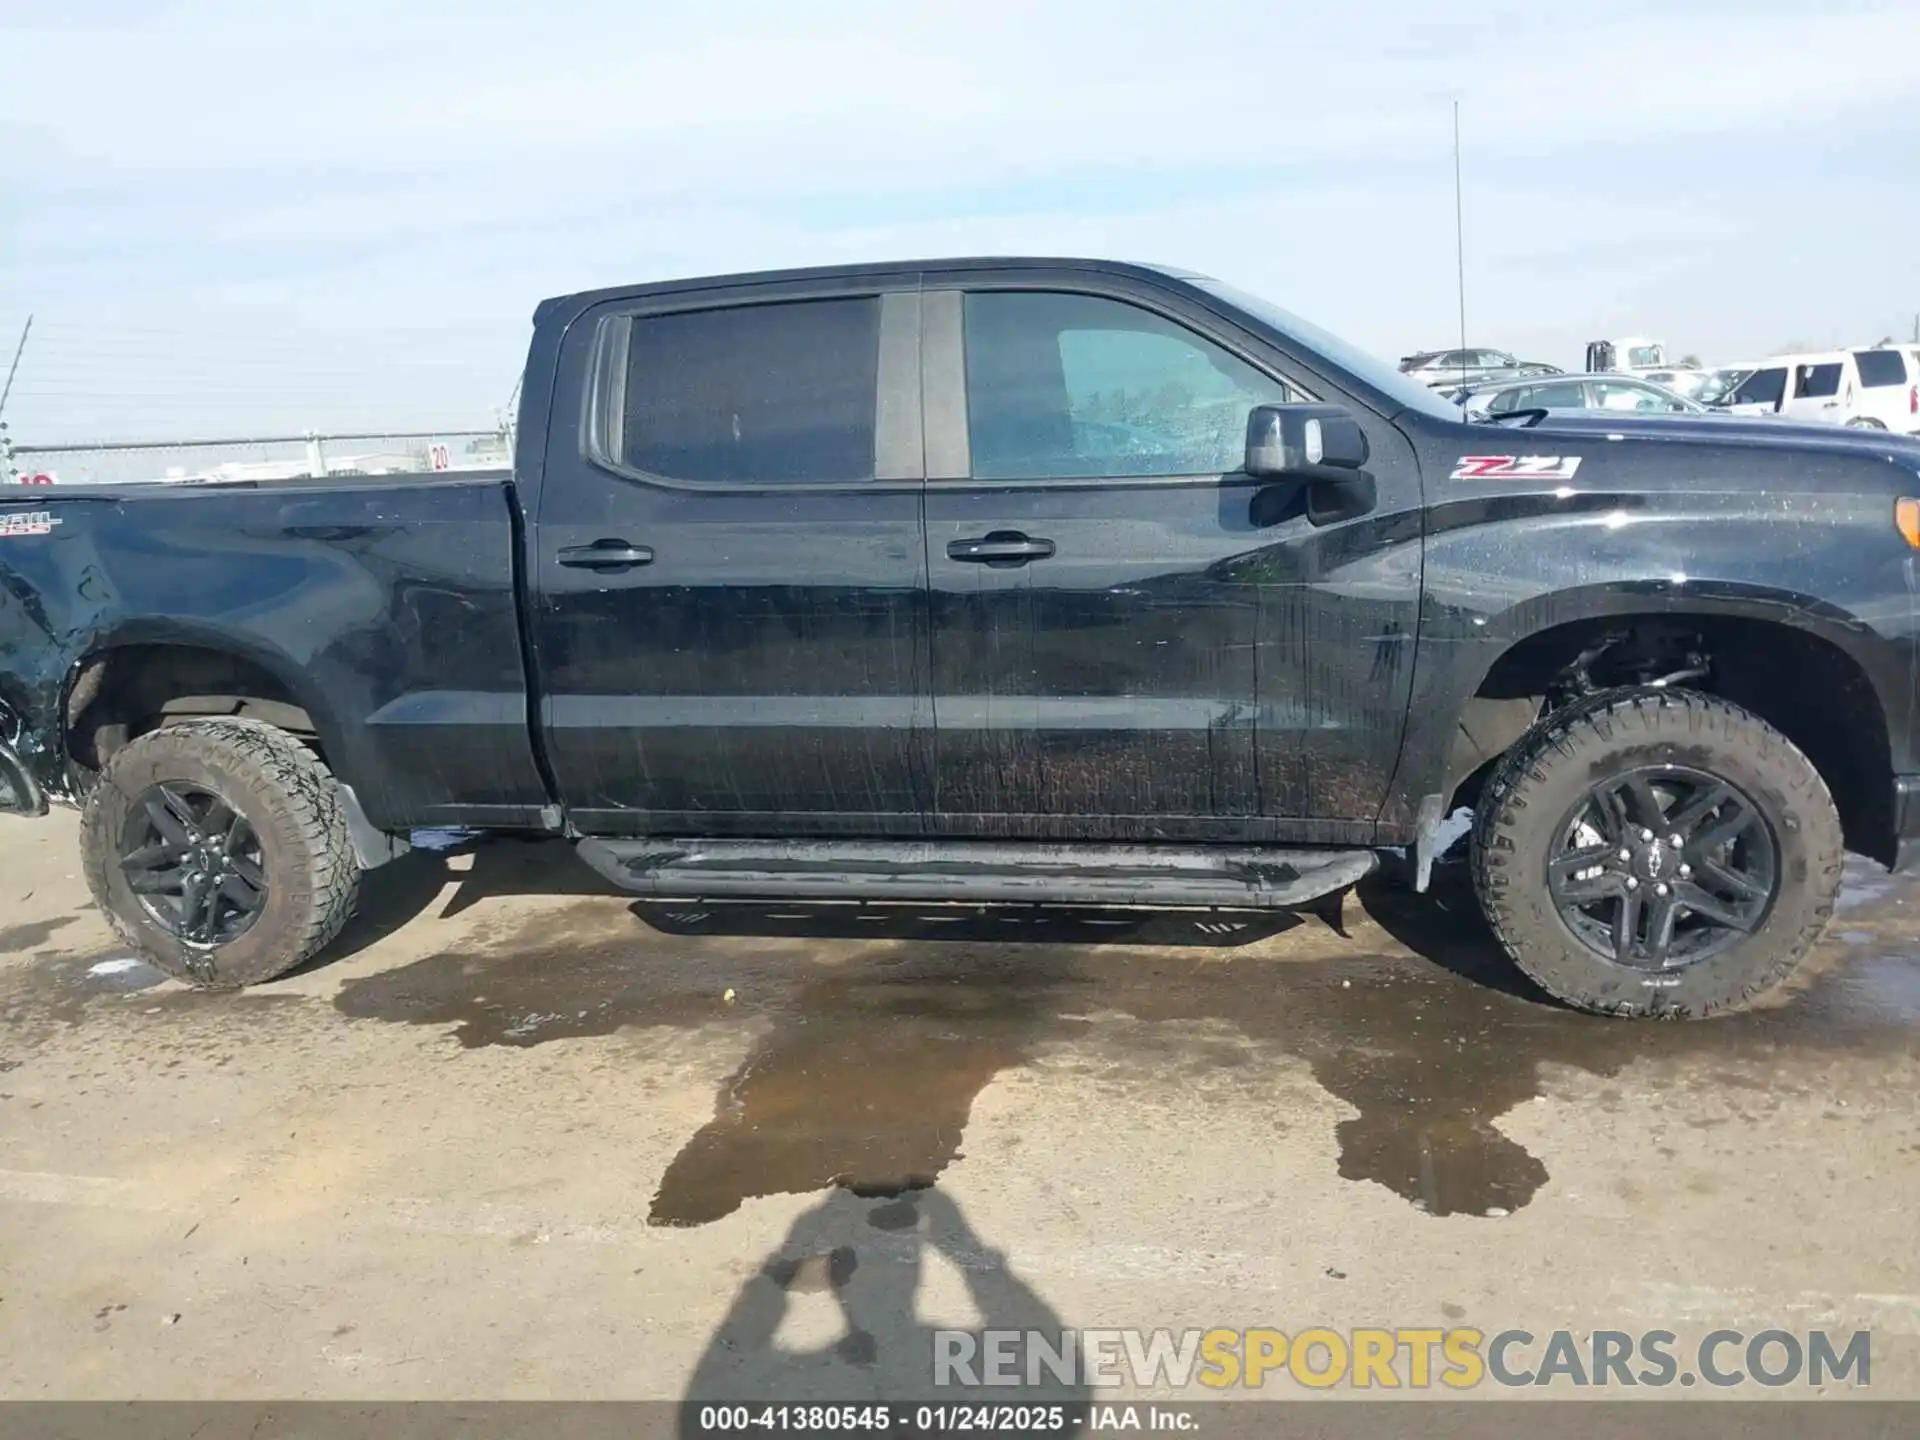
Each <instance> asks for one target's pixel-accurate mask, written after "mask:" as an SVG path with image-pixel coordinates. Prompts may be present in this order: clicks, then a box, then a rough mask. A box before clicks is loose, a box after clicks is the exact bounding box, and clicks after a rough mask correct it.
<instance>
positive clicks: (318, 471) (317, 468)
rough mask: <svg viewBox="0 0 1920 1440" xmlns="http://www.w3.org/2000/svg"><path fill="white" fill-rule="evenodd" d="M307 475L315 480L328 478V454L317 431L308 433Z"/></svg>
mask: <svg viewBox="0 0 1920 1440" xmlns="http://www.w3.org/2000/svg"><path fill="white" fill-rule="evenodd" d="M307 474H308V475H309V476H311V477H312V478H313V479H315V480H324V479H326V478H327V452H326V450H325V448H324V447H322V445H321V444H320V433H319V432H318V431H317V430H309V431H308V432H307Z"/></svg>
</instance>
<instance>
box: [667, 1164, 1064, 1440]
mask: <svg viewBox="0 0 1920 1440" xmlns="http://www.w3.org/2000/svg"><path fill="white" fill-rule="evenodd" d="M930 1252H932V1253H937V1254H940V1255H943V1256H945V1257H946V1259H947V1260H948V1261H950V1262H951V1263H952V1265H953V1266H954V1268H955V1269H956V1270H958V1271H959V1273H960V1275H961V1276H962V1277H963V1278H964V1280H965V1282H966V1286H967V1293H968V1295H969V1297H970V1298H971V1300H972V1302H973V1307H974V1310H975V1312H976V1314H977V1316H978V1317H979V1322H980V1323H979V1324H977V1325H975V1326H966V1327H963V1326H957V1325H956V1326H938V1327H936V1326H933V1325H929V1324H927V1323H926V1322H925V1321H923V1320H922V1319H921V1318H920V1317H919V1315H918V1313H917V1311H916V1305H915V1301H916V1297H917V1296H918V1294H919V1291H920V1287H921V1281H922V1277H923V1273H924V1270H925V1264H926V1260H927V1258H928V1255H929V1253H930ZM807 1296H823V1297H825V1299H826V1301H827V1303H828V1304H830V1305H831V1306H832V1307H833V1312H835V1314H834V1315H833V1317H832V1318H835V1319H837V1324H838V1329H839V1334H838V1335H837V1336H835V1337H834V1338H832V1339H824V1338H823V1339H821V1340H819V1341H818V1342H816V1343H812V1344H802V1345H799V1346H792V1345H782V1344H781V1343H780V1330H781V1327H782V1324H783V1322H785V1321H787V1320H788V1318H789V1316H790V1315H791V1314H792V1312H793V1311H794V1309H795V1307H796V1306H798V1305H800V1304H802V1303H804V1297H807ZM987 1331H1019V1332H1022V1333H1023V1334H1024V1333H1026V1332H1036V1333H1038V1334H1039V1335H1041V1336H1043V1337H1044V1338H1045V1342H1046V1344H1047V1346H1048V1347H1050V1348H1053V1349H1057V1348H1058V1347H1060V1346H1061V1344H1062V1340H1063V1336H1062V1333H1061V1322H1060V1318H1059V1316H1057V1315H1056V1314H1054V1312H1053V1311H1052V1310H1051V1309H1050V1308H1049V1307H1048V1305H1047V1304H1046V1302H1045V1301H1043V1300H1042V1299H1041V1298H1040V1296H1039V1295H1038V1294H1037V1293H1036V1292H1035V1291H1034V1290H1033V1288H1032V1287H1031V1286H1030V1285H1028V1284H1027V1283H1026V1282H1025V1281H1024V1280H1022V1279H1021V1278H1020V1276H1019V1275H1018V1274H1016V1273H1015V1272H1014V1270H1013V1268H1012V1266H1011V1265H1010V1264H1009V1263H1008V1261H1007V1258H1006V1256H1005V1255H1003V1254H1002V1253H1001V1252H999V1251H997V1250H995V1249H992V1248H991V1247H989V1246H988V1245H986V1244H985V1243H984V1242H983V1241H982V1240H981V1239H980V1237H979V1236H978V1235H977V1234H975V1233H974V1230H973V1228H972V1226H971V1225H969V1224H968V1222H967V1219H966V1217H965V1215H963V1214H962V1213H961V1210H960V1207H959V1206H958V1205H957V1204H955V1203H954V1201H953V1200H952V1198H951V1197H949V1196H947V1195H946V1194H944V1193H942V1192H941V1191H939V1190H937V1189H925V1190H909V1191H905V1192H904V1193H902V1194H900V1195H899V1196H898V1197H897V1198H885V1197H863V1196H860V1195H856V1194H854V1193H852V1192H851V1191H847V1190H842V1189H835V1190H833V1191H831V1192H830V1193H829V1194H828V1195H827V1196H826V1197H825V1198H824V1199H823V1200H821V1201H820V1203H819V1204H817V1205H815V1206H814V1207H813V1208H812V1209H811V1210H808V1211H807V1212H806V1213H805V1214H803V1215H802V1216H801V1217H800V1218H799V1219H798V1220H796V1221H795V1222H794V1224H793V1228H792V1229H791V1230H789V1231H788V1232H787V1237H786V1239H785V1241H783V1242H782V1244H781V1245H780V1247H779V1249H777V1250H776V1251H774V1252H773V1254H771V1255H769V1256H768V1257H767V1259H766V1260H765V1261H764V1262H763V1263H762V1264H761V1266H760V1268H759V1270H758V1271H757V1272H756V1273H755V1274H754V1275H753V1276H752V1277H751V1278H750V1279H749V1280H748V1281H747V1282H746V1284H745V1285H744V1286H742V1287H741V1289H740V1293H739V1294H738V1295H737V1296H735V1298H734V1302H733V1305H732V1307H731V1308H730V1309H729V1310H728V1311H727V1314H726V1318H725V1319H723V1320H722V1321H721V1323H720V1326H719V1328H718V1329H717V1330H716V1331H715V1332H714V1333H713V1336H712V1337H711V1339H709V1341H708V1342H707V1348H706V1350H705V1351H704V1352H703V1353H702V1355H701V1357H700V1360H699V1363H698V1364H697V1365H696V1366H695V1368H694V1373H693V1377H692V1379H691V1381H690V1382H689V1384H688V1386H687V1392H686V1396H685V1399H684V1400H683V1402H682V1405H681V1411H680V1433H681V1434H682V1435H706V1434H712V1433H714V1432H713V1430H712V1429H711V1427H706V1428H702V1425H701V1413H700V1412H701V1410H702V1409H703V1408H704V1407H706V1406H711V1405H716V1404H726V1405H748V1406H752V1407H758V1406H762V1405H766V1404H823V1403H835V1404H849V1403H851V1404H858V1403H861V1402H872V1401H880V1400H885V1401H890V1402H894V1403H901V1402H917V1403H932V1404H945V1405H953V1404H968V1403H992V1404H1014V1405H1040V1406H1053V1405H1059V1406H1062V1407H1063V1408H1064V1409H1065V1411H1066V1412H1067V1413H1068V1414H1069V1415H1070V1416H1072V1418H1071V1419H1069V1420H1068V1421H1067V1422H1066V1423H1065V1424H1064V1425H1063V1426H1061V1427H1059V1428H1057V1429H1053V1430H1050V1431H1049V1432H1048V1433H1052V1434H1059V1435H1074V1434H1078V1433H1080V1429H1081V1424H1082V1420H1081V1417H1082V1416H1083V1415H1084V1412H1085V1403H1086V1401H1087V1400H1088V1399H1089V1397H1090V1392H1089V1391H1088V1390H1087V1389H1086V1387H1085V1386H1083V1385H1081V1384H1080V1383H1078V1370H1077V1367H1076V1368H1074V1369H1072V1370H1070V1371H1069V1374H1070V1375H1071V1377H1072V1378H1071V1379H1070V1380H1063V1379H1061V1378H1060V1377H1059V1375H1058V1374H1056V1373H1055V1372H1054V1370H1053V1369H1051V1368H1050V1367H1049V1366H1047V1365H1036V1366H1034V1367H1033V1371H1034V1373H1032V1374H1031V1375H1030V1374H1028V1373H1027V1367H1026V1365H1025V1364H1024V1363H1022V1364H1020V1365H1016V1366H1015V1367H1014V1370H1015V1372H1016V1373H1017V1376H1018V1381H1019V1383H1017V1384H995V1385H988V1384H984V1383H968V1382H969V1381H983V1380H984V1379H985V1378H986V1375H985V1372H984V1371H983V1370H982V1368H981V1363H980V1357H981V1355H982V1353H983V1351H984V1343H985V1342H984V1334H985V1332H987ZM937 1336H939V1337H941V1338H940V1339H938V1340H937V1339H936V1337H937ZM963 1336H964V1338H960V1337H963ZM936 1346H938V1347H939V1348H938V1353H940V1354H946V1355H950V1356H958V1355H964V1356H967V1357H970V1359H969V1361H968V1363H966V1364H963V1365H962V1366H961V1367H960V1368H958V1369H949V1368H947V1367H942V1373H941V1374H940V1375H939V1376H936V1371H935V1360H936V1353H937V1352H936ZM1015 1353H1017V1354H1025V1353H1026V1351H1025V1350H1024V1348H1016V1352H1015ZM937 1381H951V1382H953V1383H936V1382H937ZM1029 1381H1031V1382H1032V1383H1029ZM801 1433H807V1432H805V1431H802V1432H801Z"/></svg>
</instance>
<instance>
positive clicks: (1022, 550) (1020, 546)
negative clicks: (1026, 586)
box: [947, 530, 1053, 565]
mask: <svg viewBox="0 0 1920 1440" xmlns="http://www.w3.org/2000/svg"><path fill="white" fill-rule="evenodd" d="M1052 554H1053V541H1051V540H1037V539H1029V538H1028V537H1027V536H1025V535H1022V534H1021V533H1020V532H1019V531H1018V530H995V531H994V532H993V533H992V534H991V535H982V536H981V537H980V538H979V539H977V540H949V541H948V542H947V558H948V559H949V560H967V561H971V562H972V563H974V564H976V565H1025V564H1026V563H1027V562H1028V561H1030V560H1045V559H1046V558H1047V557H1048V556H1050V555H1052Z"/></svg>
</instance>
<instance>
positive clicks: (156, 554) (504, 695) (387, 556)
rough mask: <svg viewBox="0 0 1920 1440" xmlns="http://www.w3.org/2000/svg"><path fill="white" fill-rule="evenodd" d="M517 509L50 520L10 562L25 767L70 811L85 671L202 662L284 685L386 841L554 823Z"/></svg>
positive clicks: (411, 502) (199, 499) (88, 510)
mask: <svg viewBox="0 0 1920 1440" xmlns="http://www.w3.org/2000/svg"><path fill="white" fill-rule="evenodd" d="M510 503H511V500H510V491H509V486H508V484H507V482H506V480H505V479H504V478H501V479H493V480H473V481H461V482H452V481H441V482H429V483H422V484H417V485H409V484H383V485H380V486H378V487H374V486H370V485H366V484H364V483H363V484H356V485H351V486H340V487H337V488H329V489H325V490H304V489H278V488H263V489H248V490H233V491H227V490H215V489H204V490H203V489H196V488H192V487H172V486H169V487H154V488H153V489H152V490H150V491H134V490H120V491H116V492H111V493H92V494H85V493H83V494H79V495H73V496H69V495H68V494H67V493H66V492H64V491H62V492H58V493H57V494H54V495H52V496H51V497H49V498H43V499H41V500H39V501H36V502H35V504H36V505H38V506H41V507H47V506H50V507H52V508H51V510H50V511H49V513H50V514H51V515H52V516H53V517H54V518H55V519H57V521H58V523H57V524H56V525H54V526H53V528H52V531H51V533H50V534H48V535H46V536H44V537H40V536H34V537H18V536H16V537H14V538H12V539H9V540H6V541H4V542H0V544H4V546H5V549H4V553H0V578H4V582H5V589H4V593H3V594H0V647H3V648H0V675H4V680H3V681H0V683H3V684H4V685H5V687H6V691H5V695H4V697H0V698H4V699H5V701H6V703H7V704H8V706H9V707H10V708H12V709H14V710H15V712H16V713H17V714H18V715H19V716H20V717H21V718H22V720H23V721H24V730H23V734H22V736H21V741H22V743H21V746H20V748H21V749H22V751H23V758H24V759H26V761H27V762H28V764H29V765H30V766H31V768H32V769H33V771H34V774H35V775H36V777H37V778H38V780H39V782H40V784H41V785H42V786H44V787H45V788H46V789H47V790H48V791H50V792H51V793H53V794H55V795H65V794H69V793H71V790H72V783H73V782H72V778H71V776H70V774H69V770H68V766H67V763H66V757H65V756H64V754H63V752H62V749H61V745H60V737H61V735H62V731H63V728H64V727H63V724H62V721H61V716H62V712H63V708H64V705H65V702H66V699H67V696H68V694H69V692H70V690H71V688H72V686H73V684H74V682H75V680H76V678H77V674H78V669H79V664H80V662H81V661H82V660H83V659H86V658H91V657H93V656H96V655H99V654H102V653H105V652H108V651H112V650H115V649H118V648H121V647H126V646H135V645H171V646H193V647H199V648H204V649H207V650H213V651H218V652H220V653H223V654H227V655H231V656H234V657H236V658H238V659H241V660H244V661H247V662H249V663H251V664H253V665H255V666H258V667H259V668H260V669H261V670H264V671H266V672H267V673H268V674H269V675H271V676H273V677H274V678H275V679H276V680H278V681H279V682H280V684H281V685H282V686H284V688H285V690H286V692H287V693H288V694H289V695H290V696H291V697H292V698H293V699H294V701H295V703H297V704H298V705H299V706H300V707H301V708H302V709H304V710H305V711H306V712H307V714H308V715H309V716H310V717H311V719H312V721H313V724H314V728H315V730H316V732H317V733H318V735H319V738H320V743H321V745H322V747H323V748H324V750H325V753H326V754H327V755H328V757H329V758H330V760H331V761H332V763H333V765H334V768H335V770H336V772H337V773H338V774H339V776H340V777H341V779H343V780H345V781H346V782H348V783H350V784H351V785H352V786H353V788H354V790H355V792H356V794H357V795H358V796H359V798H360V801H361V804H362V805H363V806H364V807H365V809H366V811H367V814H368V816H369V818H371V819H372V820H373V821H374V823H375V824H378V825H381V826H383V827H393V828H405V827H409V826H420V825H501V826H522V825H535V824H537V823H538V822H539V814H540V809H541V807H542V806H543V805H545V804H546V803H547V796H546V790H545V787H544V785H543V784H542V782H541V778H540V774H539V771H538V770H537V769H536V768H535V766H534V762H533V747H532V740H531V731H530V728H529V715H528V710H527V686H526V674H525V670H524V668H523V664H522V652H521V647H520V632H519V620H518V604H519V602H518V599H517V595H516V587H515V580H514V572H515V569H516V561H515V546H514V538H513V526H512V519H511V514H510V509H509V506H510Z"/></svg>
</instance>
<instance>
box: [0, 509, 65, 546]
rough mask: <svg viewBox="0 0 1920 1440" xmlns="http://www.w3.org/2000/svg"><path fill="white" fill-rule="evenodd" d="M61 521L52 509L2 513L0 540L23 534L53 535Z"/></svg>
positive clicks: (0, 518)
mask: <svg viewBox="0 0 1920 1440" xmlns="http://www.w3.org/2000/svg"><path fill="white" fill-rule="evenodd" d="M59 523H60V520H59V517H58V516H56V515H55V514H53V512H52V511H50V510H16V511H14V512H13V513H12V514H10V515H0V540H12V539H14V538H16V537H17V536H21V535H51V534H52V533H53V527H54V526H56V525H58V524H59Z"/></svg>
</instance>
